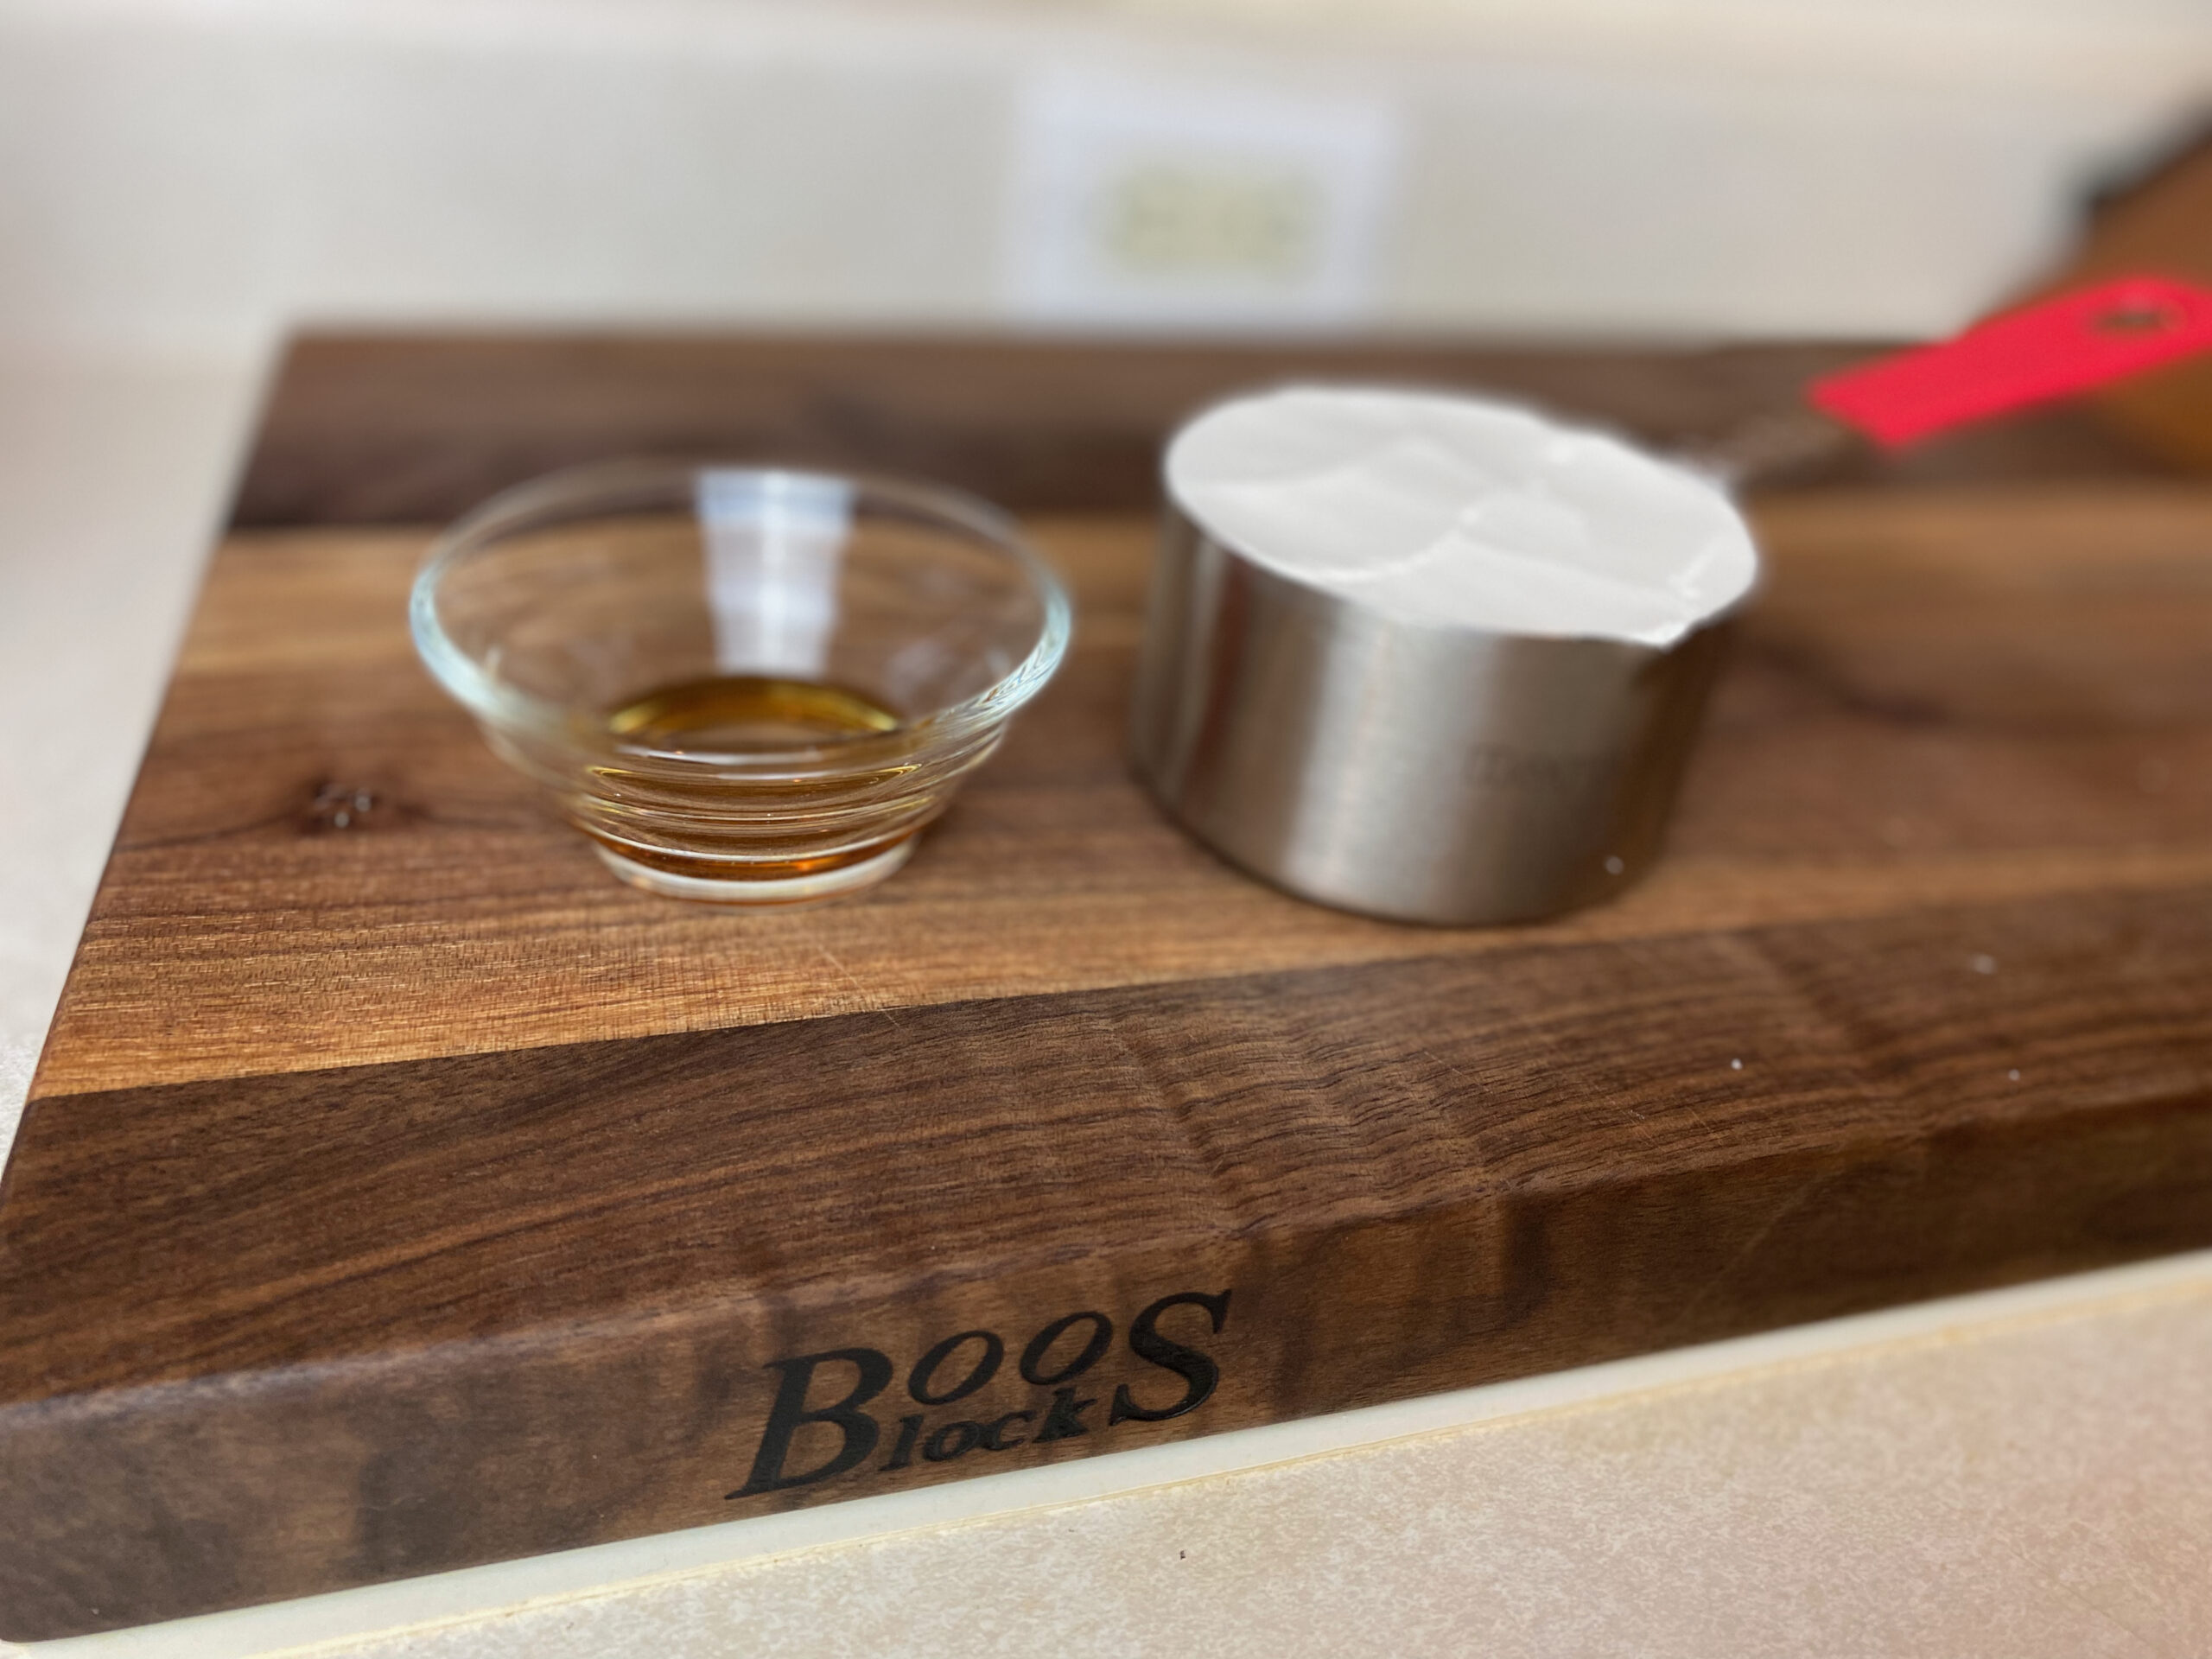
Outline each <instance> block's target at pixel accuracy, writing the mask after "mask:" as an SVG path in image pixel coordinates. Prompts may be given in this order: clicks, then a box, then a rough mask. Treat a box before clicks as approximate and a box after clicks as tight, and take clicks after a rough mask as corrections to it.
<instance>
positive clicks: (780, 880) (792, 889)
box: [592, 836, 914, 907]
mask: <svg viewBox="0 0 2212 1659" xmlns="http://www.w3.org/2000/svg"><path fill="white" fill-rule="evenodd" d="M592 850H593V851H594V852H595V853H597V854H598V855H599V858H600V862H601V863H602V864H604V865H606V866H607V868H608V869H610V870H612V871H613V872H614V874H617V875H619V876H620V877H621V878H622V879H623V880H625V881H627V882H628V883H629V884H630V885H631V886H632V887H643V888H644V889H645V891H646V892H647V893H658V894H660V895H661V896H662V897H663V898H664V899H690V900H691V901H692V902H693V903H695V904H707V905H744V906H762V907H777V906H783V907H788V906H792V905H819V904H826V903H828V902H829V900H830V899H842V898H845V897H847V896H848V895H849V894H852V893H859V892H861V890H862V889H863V888H867V887H874V885H875V884H876V883H877V882H879V881H880V880H883V879H884V878H885V877H886V876H887V875H889V874H891V873H892V872H893V871H894V870H896V869H897V868H899V866H900V865H901V864H904V863H905V862H906V860H907V859H908V857H910V856H911V855H912V853H913V850H914V842H913V838H912V836H909V837H907V838H906V840H904V841H901V842H898V843H897V844H896V845H895V846H892V847H887V848H886V849H884V850H883V851H881V852H880V853H878V854H876V855H874V857H871V858H864V859H861V861H859V862H858V863H855V864H841V865H839V866H838V867H837V868H836V869H834V870H818V871H816V872H815V873H814V874H811V875H787V876H778V877H772V878H767V879H764V880H748V879H747V878H744V877H734V878H731V879H728V880H717V879H715V878H713V877H709V876H698V875H678V874H676V873H675V872H673V871H671V870H657V869H654V868H652V866H650V865H646V864H640V863H639V862H637V861H635V860H633V859H627V858H625V857H623V856H622V855H621V854H620V853H618V852H614V851H613V850H612V849H608V848H607V847H604V846H601V845H599V844H597V843H594V845H593V847H592Z"/></svg>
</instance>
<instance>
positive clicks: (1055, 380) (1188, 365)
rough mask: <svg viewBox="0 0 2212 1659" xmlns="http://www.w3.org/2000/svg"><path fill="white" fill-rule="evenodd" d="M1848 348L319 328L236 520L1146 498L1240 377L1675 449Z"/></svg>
mask: <svg viewBox="0 0 2212 1659" xmlns="http://www.w3.org/2000/svg"><path fill="white" fill-rule="evenodd" d="M1882 349H1885V346H1881V345H1879V344H1877V343H1874V342H1859V343H1851V342H1839V343H1831V344H1825V345H1803V344H1774V345H1759V346H1713V347H1711V348H1708V349H1703V350H1685V349H1683V348H1681V346H1643V347H1638V348H1630V347H1620V348H1616V349H1613V350H1608V351H1592V350H1591V349H1589V348H1588V347H1587V346H1580V345H1553V346H1544V345H1536V344H1529V345H1517V346H1516V345H1508V344H1491V345H1476V344H1469V343H1467V342H1465V341H1447V340H1390V339H1389V338H1387V337H1386V338H1381V339H1374V340H1366V341H1358V342H1354V341H1329V340H1312V339H1307V340H1274V341H1267V340H1258V341H1251V342H1248V343H1244V344H1236V345H1229V344H1216V343H1211V342H1207V343H1203V344H1197V343H1192V342H1190V341H1170V342H1163V341H1155V340H1114V339H1106V340H1008V339H1006V338H1004V337H998V338H962V337H958V336H945V337H930V336H886V337H880V338H873V339H871V338H866V337H861V338H855V337H853V336H850V335H844V336H835V337H828V338H823V337H810V336H806V335H795V336H790V337H784V338H766V339H762V338H757V337H756V338H751V339H745V340H729V339H727V338H716V337H713V336H683V335H630V336H622V337H610V336H604V335H578V336H575V337H573V338H569V339H565V340H549V339H547V338H546V337H545V336H543V335H542V334H525V335H511V336H500V335H496V334H468V335H364V336H354V337H331V336H321V337H315V338H310V339H308V340H302V341H300V342H298V343H296V345H295V346H293V347H292V349H291V351H290V352H289V354H288V355H287V357H286V358H285V359H284V362H283V365H282V366H281V368H280V370H279V372H278V374H277V380H276V384H275V386H274V389H273V391H272V392H271V394H270V404H269V410H268V416H267V420H266V423H265V425H264V431H263V435H262V439H261V442H260V443H259V445H258V446H257V448H256V450H255V454H254V457H253V461H252V463H251V466H250V467H248V468H247V470H246V474H245V481H244V484H243V485H242V486H241V488H240V491H239V494H238V506H237V513H236V522H237V523H238V524H239V525H241V526H270V525H278V524H389V523H416V522H430V521H435V520H439V519H443V518H451V517H453V516H454V514H456V513H459V512H462V511H463V510H465V509H466V508H467V507H469V506H472V505H474V504H475V503H476V502H478V501H480V500H481V499H483V498H484V497H486V495H489V494H490V493H492V492H493V491H494V490H498V489H501V488H504V487H505V486H508V485H511V484H514V483H518V482H519V481H520V480H524V479H526V478H530V477H532V476H534V475H535V474H539V473H543V472H548V471H550V470H551V469H553V468H554V467H564V466H569V465H573V464H575V463H577V462H580V461H594V460H599V459H602V458H604V457H606V456H608V455H619V454H648V453H650V454H687V455H712V456H734V457H738V458H741V459H745V460H750V461H782V462H791V463H800V464H806V465H815V466H827V467H848V468H851V467H858V468H863V469H867V470H871V471H877V472H889V473H904V474H912V475H913V476H916V477H921V478H929V479H934V480H938V481H940V482H943V483H948V484H956V485H958V486H962V487H963V488H966V489H969V490H973V491H976V493H979V494H982V495H983V496H986V497H988V499H992V500H995V501H998V502H1001V503H1002V504H1004V505H1007V506H1010V507H1014V508H1018V509H1020V510H1022V511H1025V512H1069V511H1076V512H1086V511H1092V512H1096V511H1113V510H1117V509H1119V510H1125V511H1126V510H1129V509H1145V508H1149V507H1150V506H1151V505H1152V504H1153V501H1154V497H1155V495H1156V493H1157V492H1156V485H1155V480H1156V479H1157V477H1158V474H1159V465H1160V459H1159V458H1160V442H1161V440H1162V439H1163V438H1164V437H1165V436H1166V434H1167V432H1168V431H1169V429H1171V428H1173V426H1174V425H1175V424H1176V423H1177V422H1179V420H1181V419H1182V418H1183V417H1184V416H1186V415H1188V414H1189V413H1190V412H1191V411H1192V410H1195V409H1197V408H1199V407H1201V406H1203V405H1204V404H1207V403H1209V402H1211V401H1212V400H1214V399H1216V398H1218V397H1224V396H1226V395H1228V394H1229V393H1230V392H1234V391H1241V390H1243V389H1246V388H1249V387H1251V386H1253V385H1266V384H1269V383H1273V382H1275V381H1280V380H1286V379H1300V378H1322V379H1333V380H1362V381H1389V382H1410V383H1414V384H1421V385H1443V386H1451V387H1458V388H1463V389H1468V390H1474V391H1487V392H1490V393H1492V394H1496V395H1500V396H1507V397H1519V398H1523V399H1526V400H1529V401H1531V402H1534V403H1535V404H1541V405H1543V406H1546V407H1548V408H1551V409H1553V410H1558V411H1560V412H1562V413H1565V414H1568V415H1572V416H1578V417H1581V418H1586V419H1590V420H1595V421H1599V422H1603V423H1606V424H1608V425H1611V426H1615V427H1618V428H1622V429H1626V430H1628V431H1630V432H1632V433H1635V434H1637V435H1640V436H1642V437H1643V438H1644V439H1646V440H1648V441H1649V442H1655V443H1658V444H1661V445H1664V446H1691V447H1695V446H1699V445H1701V444H1703V443H1707V442H1711V441H1713V440H1715V439H1717V438H1719V437H1722V436H1724V435H1727V434H1729V433H1731V432H1732V431H1734V430H1736V429H1738V427H1740V426H1741V424H1742V423H1744V422H1745V421H1746V420H1748V419H1751V418H1752V417H1754V416H1760V415H1768V414H1772V413H1773V412H1774V411H1776V410H1787V409H1789V408H1792V407H1794V406H1796V402H1797V400H1798V398H1799V397H1800V394H1801V392H1802V388H1803V386H1804V385H1805V384H1806V382H1807V381H1808V379H1810V378H1812V377H1813V376H1814V375H1815V374H1818V373H1821V372H1826V371H1827V370H1830V369H1834V368H1837V367H1840V365H1843V364H1846V363H1848V362H1852V361H1854V360H1856V359H1859V358H1862V357H1864V356H1866V354H1867V353H1870V352H1872V351H1878V350H1882ZM2164 470H2166V469H2165V467H2164V465H2163V464H2162V463H2161V462H2159V461H2156V460H2154V459H2152V458H2151V457H2150V456H2149V455H2147V454H2146V453H2145V451H2143V450H2142V449H2140V448H2138V447H2135V446H2133V445H2131V444H2129V443H2128V442H2125V441H2123V440H2122V439H2121V438H2120V437H2118V436H2116V435H2113V433H2111V432H2109V431H2108V430H2107V429H2105V428H2104V427H2103V426H2101V425H2100V424H2099V423H2097V422H2095V421H2094V420H2093V419H2090V418H2088V417H2087V416H2082V415H2081V414H2078V413H2075V412H2072V411H2066V410H2060V411H2056V412H2051V413H2044V414H2039V415H2036V416H2030V417H2025V418H2021V419H2016V420H2013V421H2011V422H2007V423H2002V424H2000V425H1997V426H1993V427H1988V428H1984V429H1978V430H1974V431H1968V432H1964V433H1961V434H1958V435H1954V436H1951V437H1948V438H1945V439H1943V440H1942V441H1940V442H1934V443H1930V444H1928V445H1925V446H1923V448H1919V449H1917V450H1915V451H1914V452H1912V453H1911V454H1909V455H1907V456H1904V457H1901V458H1892V459H1888V460H1882V459H1878V458H1877V457H1875V456H1874V455H1872V454H1871V453H1869V454H1854V453H1853V452H1851V451H1849V450H1848V449H1847V450H1845V451H1844V452H1843V453H1842V454H1840V455H1839V456H1838V458H1837V459H1836V461H1834V464H1832V465H1831V466H1830V467H1828V468H1827V474H1826V476H1827V477H1828V478H1829V479H1830V480H1834V481H1849V482H1853V483H1857V484H1859V485H1862V486H1863V485H1879V484H1891V483H1897V482H1920V481H1927V480H1953V481H1957V480H1967V479H1976V478H1992V477H2021V476H2028V475H2034V476H2039V477H2044V478H2052V477H2061V476H2104V477H2110V476H2113V475H2115V474H2144V475H2152V474H2158V473H2160V472H2162V471H2164Z"/></svg>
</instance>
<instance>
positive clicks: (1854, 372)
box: [1806, 277, 2212, 448]
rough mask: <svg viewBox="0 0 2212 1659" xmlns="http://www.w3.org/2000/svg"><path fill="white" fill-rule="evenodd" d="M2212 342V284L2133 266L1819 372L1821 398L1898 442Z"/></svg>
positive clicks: (1880, 439) (1815, 398)
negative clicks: (1907, 346) (1911, 345)
mask: <svg viewBox="0 0 2212 1659" xmlns="http://www.w3.org/2000/svg"><path fill="white" fill-rule="evenodd" d="M2207 348H2212V290H2208V289H2202V288H2196V287H2193V286H2191V285H2190V283H2183V282H2178V281H2176V280H2174V279H2173V278H2171V277H2120V278H2119V279H2118V280H2117V281H2113V282H2108V283H2099V284H2097V286H2095V287H2094V288H2082V289H2075V290H2074V291H2072V292H2071V293H2068V294H2061V295H2059V296H2057V297H2056V298H2054V299H2048V300H2038V301H2037V302H2035V303H2034V304H2032V305H2025V306H2022V307H2021V308H2019V309H2018V310H2017V311H2007V312H2005V313H2004V314H2003V315H1999V316H1995V317H1992V318H1990V319H1989V320H1988V321H1986V322H1979V323H1976V324H1975V325H1974V327H1971V328H1969V329H1967V331H1966V332H1965V333H1964V334H1960V335H1958V336H1956V337H1955V338H1954V339H1951V340H1946V341H1944V342H1943V343H1942V345H1940V346H1923V347H1921V348H1920V349H1918V350H1916V351H1910V352H1902V353H1898V354H1897V356H1895V357H1885V358H1882V359H1878V361H1876V362H1873V363H1868V364H1863V365H1860V366H1859V367H1858V368H1853V369H1846V370H1844V371H1843V372H1841V373H1840V374H1832V375H1828V376H1827V377H1826V378H1822V379H1820V380H1815V382H1814V383H1813V385H1811V387H1810V388H1809V389H1808V391H1807V393H1806V396H1807V397H1808V399H1809V400H1810V401H1811V403H1812V404H1813V406H1814V407H1815V408H1816V409H1819V410H1823V411H1824V412H1826V413H1827V414H1829V415H1833V416H1834V417H1835V418H1836V419H1837V420H1839V421H1841V422H1842V423H1844V424H1845V425H1847V426H1849V427H1852V428H1854V429H1857V430H1859V431H1860V432H1863V433H1865V434H1866V435H1867V436H1868V437H1870V438H1872V439H1873V440H1874V441H1875V442H1877V443H1880V444H1884V445H1886V446H1889V447H1891V448H1895V447H1897V446H1900V445H1903V444H1908V443H1912V442H1916V441H1917V440H1919V439H1921V438H1925V437H1929V436H1932V435H1934V434H1936V433H1938V432H1942V431H1944V430H1946V429H1948V428H1951V427H1955V426H1963V425H1965V424H1967V423H1968V422H1970V421H1979V420H1984V419H1986V418H1987V417H1988V416H1993V415H2002V414H2005V413H2006V412H2007V411H2008V410H2015V409H2022V408H2024V407H2026V406H2027V405H2029V404H2041V403H2048V402H2050V400H2051V399H2053V398H2056V397H2069V396H2071V395H2072V394H2073V393H2075V392H2077V391H2088V390H2089V389H2090V388H2091V387H2093V386H2101V385H2107V383H2109V382H2111V381H2113V380H2120V379H2124V378H2126V377H2127V376H2129V375H2131V374H2139V373H2141V372H2143V371H2144V370H2145V369H2154V368H2157V367H2158V365H2160V364H2163V363H2171V362H2175V361H2177V360H2178V359H2181V358H2184V357H2188V356H2190V354H2191V353H2196V352H2201V351H2204V350H2206V349H2207Z"/></svg>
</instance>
